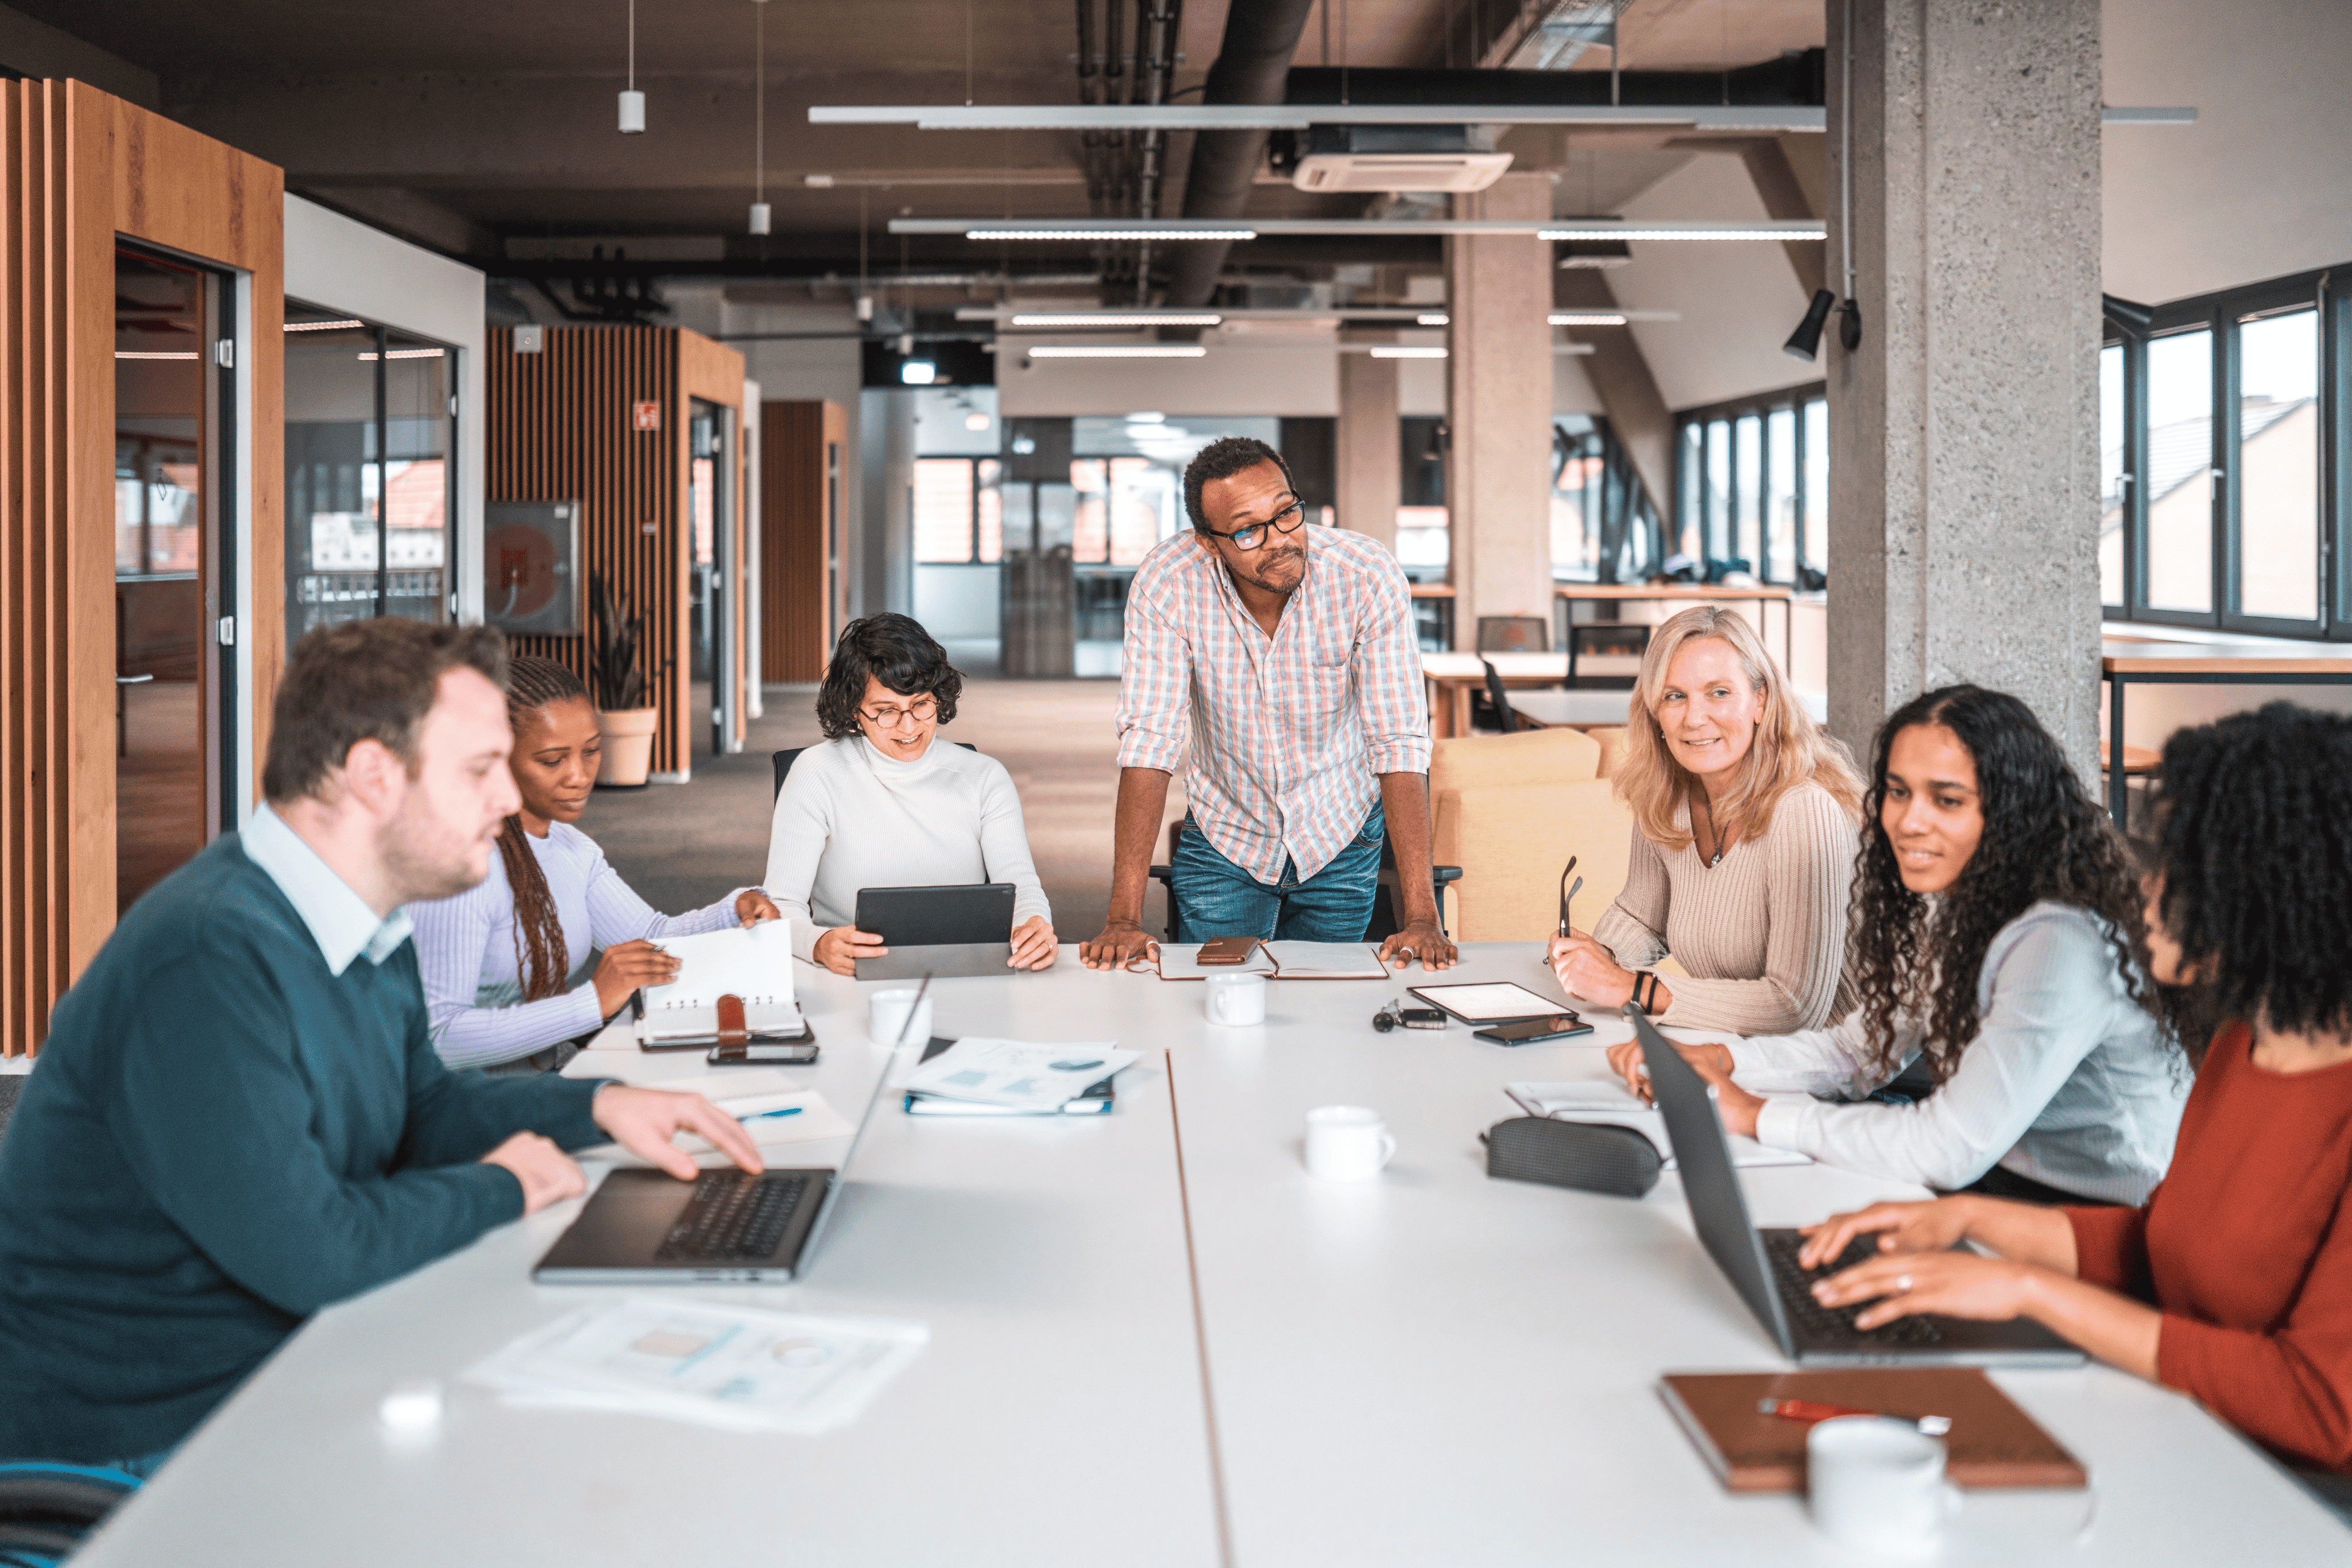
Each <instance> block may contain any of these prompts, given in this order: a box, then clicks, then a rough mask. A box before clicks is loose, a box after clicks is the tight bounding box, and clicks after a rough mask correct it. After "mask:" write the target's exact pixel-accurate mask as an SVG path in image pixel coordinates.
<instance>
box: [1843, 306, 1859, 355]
mask: <svg viewBox="0 0 2352 1568" xmlns="http://www.w3.org/2000/svg"><path fill="white" fill-rule="evenodd" d="M1838 342H1839V344H1840V345H1842V346H1843V348H1844V350H1845V351H1846V352H1847V353H1849V354H1851V353H1853V351H1854V350H1856V349H1859V348H1861V347H1862V307H1861V306H1859V305H1857V304H1855V303H1854V302H1853V300H1852V299H1848V300H1847V301H1846V302H1845V303H1844V304H1843V305H1841V306H1839V307H1838Z"/></svg>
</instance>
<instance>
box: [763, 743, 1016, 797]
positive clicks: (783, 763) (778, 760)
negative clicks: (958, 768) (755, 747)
mask: <svg viewBox="0 0 2352 1568" xmlns="http://www.w3.org/2000/svg"><path fill="white" fill-rule="evenodd" d="M956 744H957V745H958V746H961V747H963V748H964V749H965V750H966V751H972V752H977V751H978V750H979V749H980V747H977V746H974V745H972V744H971V742H970V741H965V740H959V741H957V742H956ZM807 749H808V747H805V746H795V747H792V748H791V749H790V750H787V751H772V752H770V753H768V761H769V763H770V764H771V765H772V766H773V767H774V768H775V770H776V793H777V794H778V795H782V793H783V792H784V775H785V774H787V773H790V772H791V771H792V770H793V763H795V762H798V761H799V760H800V759H801V753H802V752H803V751H806V750H807Z"/></svg>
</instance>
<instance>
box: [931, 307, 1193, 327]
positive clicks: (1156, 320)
mask: <svg viewBox="0 0 2352 1568" xmlns="http://www.w3.org/2000/svg"><path fill="white" fill-rule="evenodd" d="M956 314H957V315H958V316H961V315H962V314H963V312H962V311H961V310H959V311H957V312H956ZM1223 319H1224V318H1223V316H1220V315H1218V314H1217V313H1216V312H1215V311H1213V310H1090V311H1079V310H1069V311H1063V312H1060V313H1057V314H1054V315H1038V314H1034V313H1032V312H1029V311H1022V312H1020V313H1018V314H1016V315H1015V316H1014V317H1013V325H1014V326H1015V327H1213V326H1215V325H1216V324H1217V323H1218V322H1220V321H1222V320H1223Z"/></svg>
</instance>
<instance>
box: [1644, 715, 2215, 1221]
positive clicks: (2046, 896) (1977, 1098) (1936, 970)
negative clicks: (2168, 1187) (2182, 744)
mask: <svg viewBox="0 0 2352 1568" xmlns="http://www.w3.org/2000/svg"><path fill="white" fill-rule="evenodd" d="M1864 810H1865V818H1866V826H1865V827H1864V833H1863V843H1862V852H1861V854H1860V856H1859V858H1858V859H1857V861H1856V863H1855V867H1854V878H1853V915H1852V918H1851V919H1850V921H1849V922H1848V927H1849V930H1850V931H1851V933H1852V935H1851V937H1850V940H1849V945H1848V946H1847V949H1846V981H1847V984H1848V985H1849V986H1850V987H1851V988H1852V990H1853V998H1854V1005H1853V1009H1851V1010H1850V1011H1848V1012H1847V1013H1846V1014H1845V1016H1844V1017H1843V1019H1839V1020H1838V1021H1837V1022H1836V1023H1834V1024H1833V1025H1832V1026H1831V1027H1829V1028H1827V1029H1816V1030H1802V1031H1801V1032H1797V1033H1790V1034H1781V1035H1767V1036H1760V1037H1756V1038H1751V1039H1748V1040H1744V1041H1741V1042H1739V1043H1738V1044H1735V1045H1714V1044H1710V1045H1688V1046H1683V1047H1681V1050H1682V1051H1683V1054H1684V1055H1685V1057H1686V1058H1687V1059H1688V1060H1689V1061H1691V1063H1692V1065H1693V1066H1695V1067H1696V1068H1697V1069H1698V1071H1699V1072H1700V1074H1701V1075H1702V1076H1703V1077H1705V1078H1706V1079H1707V1081H1708V1082H1710V1083H1713V1084H1714V1085H1715V1086H1716V1089H1717V1104H1718V1105H1719V1106H1720V1108H1721V1111H1722V1115H1723V1123H1724V1125H1725V1126H1726V1127H1727V1128H1728V1129H1729V1130H1730V1131H1732V1132H1734V1133H1739V1134H1746V1135H1748V1136H1749V1137H1752V1138H1755V1139H1756V1140H1757V1141H1758V1142H1759V1143H1762V1144H1765V1145H1769V1146H1770V1147H1773V1148H1781V1149H1792V1150H1795V1151H1797V1152H1798V1153H1800V1154H1806V1155H1812V1156H1813V1157H1814V1158H1815V1159H1817V1160H1821V1161H1822V1162H1824V1163H1825V1164H1828V1165H1833V1166H1844V1167H1845V1168H1846V1169H1848V1170H1854V1171H1863V1172H1866V1173H1868V1174H1870V1175H1872V1176H1892V1177H1894V1178H1895V1179H1897V1180H1900V1181H1912V1182H1917V1183H1919V1184H1920V1185H1921V1186H1929V1187H1936V1188H1939V1189H1941V1190H1943V1191H1946V1192H1952V1191H1958V1190H1959V1189H1961V1188H1964V1187H1965V1188H1968V1189H1969V1190H1971V1191H1977V1192H1984V1193H1990V1194H1992V1195H1993V1196H1996V1197H2010V1198H2022V1199H2027V1200H2030V1201H2034V1202H2041V1203H2083V1202H2099V1203H2125V1204H2131V1203H2139V1202H2141V1201H2143V1200H2144V1199H2146V1198H2147V1195H2148V1193H2149V1191H2150V1190H2151V1189H2152V1188H2154V1187H2155V1186H2156V1184H2157V1183H2158V1181H2160V1180H2162V1179H2163V1177H2164V1172H2165V1167H2166V1166H2168V1165H2169V1164H2170V1163H2171V1159H2172V1143H2173V1137H2174V1135H2175V1133H2176V1132H2177V1130H2178V1129H2179V1123H2180V1103H2181V1096H2182V1093H2183V1092H2184V1090H2185V1089H2186V1087H2187V1082H2188V1076H2189V1075H2188V1072H2187V1070H2186V1064H2185V1063H2184V1062H2183V1061H2181V1059H2180V1054H2179V1048H2178V1046H2177V1045H2175V1043H2174V1042H2173V1038H2172V1034H2171V1031H2170V1030H2169V1028H2168V1026H2167V1025H2166V1023H2165V1022H2164V1019H2163V1014H2164V1011H2165V1007H2164V1003H2163V1001H2162V998H2160V997H2159V996H2158V991H2157V988H2156V986H2155V984H2154V982H2153V981H2152V980H2151V979H2150V978H2149V976H2148V968H2147V938H2146V935H2145V931H2146V927H2145V925H2144V922H2143V920H2142V916H2141V912H2140V891H2139V877H2138V874H2137V871H2136V870H2135V869H2134V867H2133V865H2132V862H2131V856H2130V853H2129V851H2128V850H2127V849H2126V845H2125V842H2124V839H2123V836H2122V835H2121V834H2120V833H2118V832H2116V831H2115V829H2114V827H2113V826H2112V825H2111V824H2110V823H2109V822H2108V821H2107V818H2106V815H2105V812H2103V811H2101V810H2099V807H2098V804H2097V802H2096V801H2095V800H2092V799H2091V796H2090V793H2089V792H2088V791H2087V790H2085V789H2084V788H2083V784H2082V781H2081V779H2079V778H2077V777H2076V775H2075V773H2074V768H2072V767H2070V766H2069V765H2068V764H2067V761H2066V756H2065V753H2064V752H2063V751H2061V750H2060V749H2059V748H2058V743H2057V741H2055V740H2053V738H2051V736H2050V732H2049V731H2048V730H2046V729H2043V728H2042V724H2041V721H2040V720H2038V719H2036V718H2035V717H2034V716H2033V710H2032V709H2031V708H2029V707H2027V706H2025V705H2024V704H2023V703H2021V702H2020V701H2018V699H2017V698H2015V697H2013V696H2011V695H2009V694H2008V693H2006V692H1992V691H1986V690H1985V689H1984V688H1982V687H1980V686H1966V685H1962V686H1946V687H1944V688H1943V689H1942V690H1940V691H1933V692H1929V693H1927V695H1924V696H1918V697H1915V698H1913V699H1912V700H1911V701H1910V702H1908V703H1906V704H1905V705H1904V706H1902V707H1901V708H1899V709H1898V710H1896V711H1895V714H1894V715H1893V716H1891V717H1889V718H1888V719H1887V721H1886V723H1885V726H1884V727H1881V728H1880V730H1879V732H1878V742H1877V745H1876V747H1875V748H1874V759H1873V766H1872V769H1871V786H1870V792H1869V794H1868V796H1867V797H1865V800H1864ZM1610 1055H1611V1063H1612V1066H1614V1067H1616V1068H1617V1070H1618V1071H1620V1072H1621V1073H1622V1074H1626V1075H1627V1076H1628V1078H1629V1082H1633V1081H1637V1080H1638V1078H1639V1069H1638V1066H1637V1064H1638V1062H1639V1061H1640V1055H1639V1050H1638V1048H1635V1050H1634V1051H1632V1052H1628V1051H1626V1049H1625V1048H1624V1047H1622V1046H1620V1047H1614V1048H1612V1051H1611V1053H1610ZM1906 1069H1910V1070H1911V1078H1910V1079H1906V1082H1910V1081H1912V1080H1924V1083H1923V1084H1922V1087H1924V1088H1925V1089H1926V1090H1927V1092H1926V1095H1925V1097H1924V1098H1920V1099H1903V1100H1901V1101H1900V1103H1888V1102H1889V1101H1892V1100H1895V1099H1896V1098H1897V1097H1898V1095H1899V1094H1900V1091H1899V1090H1897V1091H1895V1092H1888V1087H1889V1085H1890V1084H1892V1083H1893V1082H1894V1081H1895V1078H1896V1077H1897V1076H1898V1075H1900V1074H1904V1073H1905V1072H1906ZM1636 1087H1637V1088H1638V1087H1639V1084H1638V1082H1636ZM1840 1102H1844V1103H1840Z"/></svg>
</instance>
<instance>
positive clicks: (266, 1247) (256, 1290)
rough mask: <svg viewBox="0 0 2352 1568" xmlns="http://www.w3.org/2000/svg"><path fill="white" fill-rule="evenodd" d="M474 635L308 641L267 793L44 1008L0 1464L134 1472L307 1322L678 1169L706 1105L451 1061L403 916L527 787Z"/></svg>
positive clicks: (734, 1143) (392, 631)
mask: <svg viewBox="0 0 2352 1568" xmlns="http://www.w3.org/2000/svg"><path fill="white" fill-rule="evenodd" d="M505 680H506V653H505V647H504V644H503V643H502V642H501V641H500V639H499V635H498V633H497V632H491V631H488V630H486V629H484V628H480V627H470V628H468V627H454V626H427V625H424V624H422V623H419V622H410V621H390V620H386V621H371V622H360V623H355V624H351V625H344V626H336V627H330V628H325V629H322V630H320V631H318V632H312V633H311V634H310V636H308V637H306V638H304V639H303V640H302V642H301V643H300V644H299V646H298V647H297V648H296V649H295V651H294V654H293V657H292V658H291V659H290V660H289V663H288V665H287V670H286V675H285V680H284V683H283V684H282V685H281V686H280V688H279V691H278V701H277V706H276V712H275V716H274V719H273V725H274V727H273V728H272V730H271V733H270V740H269V752H268V762H267V766H266V768H265V771H264V776H263V780H262V791H263V794H264V795H265V796H266V797H267V798H268V801H269V804H268V805H267V806H264V807H261V808H259V809H257V810H256V811H255V813H254V816H253V821H252V822H251V824H250V825H249V826H248V827H247V829H246V831H244V832H243V833H241V834H235V835H223V837H222V838H220V839H219V840H218V841H215V843H213V844H212V846H211V847H210V848H208V849H206V850H205V851H204V852H203V853H201V854H199V855H198V856H197V857H196V858H195V859H194V860H193V861H191V862H189V863H188V864H187V865H185V866H184V867H183V868H181V869H180V870H179V871H177V872H175V873H173V874H172V875H171V876H170V877H168V878H166V879H165V880H164V881H163V883H160V884H159V885H158V886H156V887H155V888H154V889H153V890H152V892H150V893H149V894H147V895H146V896H145V897H143V898H142V899H141V900H140V901H139V903H138V904H137V905H136V906H134V907H133V908H132V909H131V912H130V913H129V914H128V915H125V916H124V917H123V920H122V923H121V925H119V926H118V927H117V928H116V930H115V933H114V935H113V936H112V937H111V938H110V939H109V940H108V942H107V944H106V946H104V947H103V948H101V949H100V952H99V955H98V956H97V958H96V959H95V960H93V961H92V963H91V964H90V967H89V972H88V973H86V974H85V975H83V976H82V977H81V979H80V981H79V984H77V985H76V986H75V987H74V988H73V990H72V991H71V992H70V993H69V994H68V996H67V997H66V998H65V999H64V1000H63V1001H61V1002H60V1003H58V1008H57V1010H56V1012H55V1014H54V1015H53V1017H52V1019H51V1021H50V1030H49V1036H48V1040H47V1044H46V1046H45V1047H44V1049H43V1051H42V1052H41V1056H40V1061H39V1065H38V1067H37V1070H36V1071H35V1072H34V1073H33V1075H32V1079H31V1082H29V1083H28V1084H27V1085H26V1090H25V1094H24V1098H23V1101H22V1102H21V1103H20V1104H19V1106H18V1108H17V1111H16V1117H15V1119H14V1121H13V1122H12V1123H11V1124H10V1125H9V1128H8V1135H7V1137H6V1138H5V1141H0V1458H49V1459H68V1460H81V1461H88V1462H100V1463H104V1462H113V1463H120V1464H125V1465H127V1466H128V1467H129V1468H131V1469H142V1470H143V1469H147V1468H152V1465H153V1464H155V1463H157V1462H160V1460H161V1458H163V1455H165V1454H167V1453H168V1452H169V1450H170V1449H171V1448H173V1447H174V1446H175V1445H177V1444H178V1443H179V1441H180V1440H181V1439H182V1438H183V1437H185V1436H186V1435H187V1433H188V1432H189V1430H190V1429H191V1428H193V1427H194V1426H195V1425H196V1423H197V1422H198V1421H200V1420H202V1419H203V1418H204V1416H205V1414H206V1413H207V1412H209V1411H210V1410H211V1409H212V1408H213V1407H214V1406H215V1405H217V1404H219V1403H220V1402H221V1401H222V1400H223V1399H224V1398H226V1396H228V1395H229V1394H230V1393H231V1392H232V1391H234V1390H235V1388H236V1385H237V1384H238V1383H239V1382H240V1381H241V1380H242V1379H244V1377H245V1376H246V1375H247V1374H249V1373H250V1372H252V1371H253V1369H254V1368H255V1367H257V1366H258V1365H259V1364H261V1363H262V1362H263V1361H264V1360H265V1359H266V1358H267V1357H268V1355H269V1354H270V1352H272V1351H273V1350H275V1349H276V1348H277V1347H278V1344H279V1343H282V1342H283V1341H284V1340H285V1339H286V1338H287V1336H288V1335H289V1334H291V1333H293V1332H294V1331H295V1330H296V1329H297V1328H298V1327H299V1326H300V1325H301V1323H302V1321H303V1320H304V1319H305V1318H308V1317H309V1316H310V1314H311V1313H313V1312H318V1311H319V1310H320V1308H322V1307H325V1306H328V1305H330V1304H331V1303H333V1302H335V1301H341V1300H342V1299H343V1298H345V1297H347V1296H352V1295H355V1294H357V1293H358V1292H360V1291H365V1290H369V1289H371V1288H373V1286H376V1285H379V1284H382V1283H383V1282H384V1281H387V1280H390V1279H393V1278H394V1277H395V1276H398V1275H400V1274H404V1273H406V1272H407V1271H408V1270H412V1269H415V1268H416V1267H418V1266H419V1265H421V1264H424V1263H427V1262H430V1261H432V1260H434V1259H436V1258H438V1257H441V1256H442V1255H443V1254H445V1253H447V1252H450V1251H452V1250H454V1249H457V1248H459V1247H463V1246H465V1245H466V1244H467V1242H469V1241H471V1240H473V1239H475V1238H476V1237H478V1236H479V1235H481V1234H482V1232H484V1231H485V1230H488V1229H489V1228H491V1227H493V1226H497V1225H502V1224H504V1223H506V1222H507V1221H509V1220H510V1219H514V1218H519V1217H520V1216H522V1215H525V1214H529V1213H532V1212H534V1211H536V1210H538V1209H540V1208H542V1207H546V1206H547V1205H548V1204H551V1203H553V1202H557V1201H559V1200H560V1199H562V1198H566V1197H573V1196H576V1195H577V1194H578V1193H579V1192H580V1191H581V1190H582V1189H583V1179H582V1176H581V1172H580V1168H579V1166H576V1165H574V1164H573V1163H572V1160H571V1158H570V1157H569V1156H568V1155H566V1154H564V1153H563V1151H564V1150H566V1149H574V1148H579V1147H582V1146H583V1145H590V1144H599V1143H603V1142H605V1141H606V1140H607V1139H610V1140H612V1141H614V1142H617V1143H619V1144H621V1145H624V1146H625V1147H626V1148H628V1149H630V1150H632V1151H633V1152H635V1153H637V1154H639V1155H644V1156H646V1158H648V1159H651V1160H654V1161H655V1162H656V1163H657V1164H660V1165H662V1166H665V1167H666V1168H667V1169H668V1170H670V1172H671V1173H672V1174H673V1175H677V1176H682V1177H690V1176H692V1175H693V1174H694V1162H693V1161H692V1160H691V1159H689V1158H688V1156H687V1155H684V1154H683V1153H681V1152H679V1151H678V1150H677V1149H676V1148H674V1147H673V1146H671V1143H670V1139H671V1136H672V1134H675V1133H677V1132H678V1131H680V1130H690V1131H692V1132H695V1133H698V1134H701V1135H702V1136H703V1137H705V1138H707V1139H709V1140H710V1141H711V1142H712V1143H714V1144H716V1145H719V1147H721V1148H723V1149H725V1150H726V1151H727V1153H728V1154H730V1155H732V1156H733V1157H734V1158H735V1159H736V1161H737V1162H738V1163H739V1164H740V1165H742V1166H744V1167H745V1168H746V1169H750V1170H757V1169H759V1168H760V1156H759V1154H758V1152H757V1150H756V1149H754V1148H753V1146H752V1145H751V1140H750V1139H749V1138H747V1137H746V1136H745V1135H744V1134H743V1131H742V1129H741V1128H740V1126H738V1125H737V1124H735V1122H734V1121H733V1119H732V1118H730V1117H729V1116H727V1115H725V1114H724V1113H720V1112H719V1111H718V1110H717V1109H716V1108H714V1107H713V1106H711V1105H710V1103H709V1102H708V1101H705V1100H703V1099H702V1098H700V1097H699V1096H697V1095H689V1094H665V1093H659V1092H654V1091H651V1090H644V1089H630V1088H625V1087H622V1086H620V1085H618V1084H611V1083H600V1082H578V1081H566V1080H563V1079H556V1078H539V1079H520V1078H488V1077H485V1076H484V1075H482V1074H481V1073H478V1072H451V1071H448V1070H447V1069H446V1068H445V1067H443V1066H442V1064H441V1061H440V1059H439V1058H438V1057H437V1056H436V1055H435V1054H434V1051H433V1044H432V1040H431V1037H430V1033H429V1030H428V1026H427V1020H426V1017H425V997H424V993H423V990H422V988H421V987H420V986H419V984H418V980H417V970H416V955H415V948H414V947H413V946H411V945H410V943H409V941H408V917H407V916H406V915H404V914H403V913H402V912H401V905H402V904H405V903H407V902H409V901H411V900H414V899H426V898H443V897H447V896H449V895H450V894H457V893H460V892H463V891H464V890H465V889H466V888H467V887H470V886H472V885H473V884H474V883H478V882H479V881H481V880H482V878H483V876H484V875H485V874H487V873H488V866H489V856H490V854H491V853H492V842H493V840H494V839H495V836H496V834H497V831H498V828H499V821H500V820H501V819H502V818H504V817H505V816H506V815H507V814H508V813H509V812H510V811H512V810H515V809H516V806H517V804H518V799H517V796H516V793H515V787H514V781H513V778H512V775H511V774H510V773H509V771H508V768H507V752H508V749H509V745H510V740H509V730H508V725H507V715H506V703H505V696H504V692H503V687H504V685H505Z"/></svg>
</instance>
